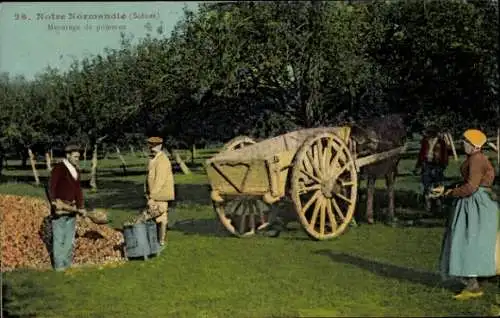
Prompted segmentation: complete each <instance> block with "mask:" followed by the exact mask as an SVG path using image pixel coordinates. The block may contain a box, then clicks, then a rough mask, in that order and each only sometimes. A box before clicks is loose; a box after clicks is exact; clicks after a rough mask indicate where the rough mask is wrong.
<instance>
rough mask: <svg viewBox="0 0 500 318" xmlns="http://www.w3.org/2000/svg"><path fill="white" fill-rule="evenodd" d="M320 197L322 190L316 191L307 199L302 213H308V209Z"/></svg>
mask: <svg viewBox="0 0 500 318" xmlns="http://www.w3.org/2000/svg"><path fill="white" fill-rule="evenodd" d="M319 197H320V192H319V191H316V192H315V193H314V195H313V196H312V197H311V198H310V199H309V201H307V203H306V205H305V206H304V207H303V208H302V211H301V212H302V214H306V212H307V210H309V208H310V207H311V205H312V204H313V203H314V202H316V201H317V200H318V198H319Z"/></svg>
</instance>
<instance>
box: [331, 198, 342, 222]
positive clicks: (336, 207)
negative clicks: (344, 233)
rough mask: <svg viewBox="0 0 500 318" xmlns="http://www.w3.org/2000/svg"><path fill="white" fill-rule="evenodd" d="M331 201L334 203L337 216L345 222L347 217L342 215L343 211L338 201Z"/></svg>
mask: <svg viewBox="0 0 500 318" xmlns="http://www.w3.org/2000/svg"><path fill="white" fill-rule="evenodd" d="M331 201H332V204H333V207H334V208H335V212H337V215H338V216H339V217H340V218H341V219H342V221H344V220H345V216H344V214H343V213H342V210H341V209H340V207H339V205H338V203H337V201H336V200H335V199H332V200H331Z"/></svg>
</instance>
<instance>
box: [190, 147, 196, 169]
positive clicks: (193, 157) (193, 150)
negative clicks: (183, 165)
mask: <svg viewBox="0 0 500 318" xmlns="http://www.w3.org/2000/svg"><path fill="white" fill-rule="evenodd" d="M195 159H196V145H195V143H194V142H193V144H192V145H191V164H192V165H194V160H195Z"/></svg>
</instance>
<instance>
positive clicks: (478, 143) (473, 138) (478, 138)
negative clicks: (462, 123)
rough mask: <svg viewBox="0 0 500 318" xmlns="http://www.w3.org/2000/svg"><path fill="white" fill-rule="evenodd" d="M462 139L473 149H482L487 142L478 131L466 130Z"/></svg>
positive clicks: (486, 138)
mask: <svg viewBox="0 0 500 318" xmlns="http://www.w3.org/2000/svg"><path fill="white" fill-rule="evenodd" d="M464 138H465V140H467V141H468V142H469V143H470V144H472V145H473V146H475V147H482V146H483V145H484V144H485V143H486V141H487V140H488V137H486V135H485V134H484V133H483V132H482V131H481V130H479V129H467V130H466V131H465V132H464Z"/></svg>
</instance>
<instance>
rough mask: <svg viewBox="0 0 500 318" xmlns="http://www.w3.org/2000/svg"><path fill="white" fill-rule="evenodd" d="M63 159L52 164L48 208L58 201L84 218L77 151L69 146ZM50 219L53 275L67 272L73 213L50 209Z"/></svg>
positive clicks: (73, 220) (74, 227)
mask: <svg viewBox="0 0 500 318" xmlns="http://www.w3.org/2000/svg"><path fill="white" fill-rule="evenodd" d="M65 152H66V158H65V159H63V160H62V162H60V163H58V164H56V165H55V166H54V168H53V169H52V172H51V176H50V188H49V195H50V201H51V202H52V204H55V203H56V202H57V201H62V202H64V203H65V204H66V205H69V206H71V207H72V208H74V209H75V210H76V209H77V210H78V212H79V213H80V214H83V215H85V214H86V211H85V209H84V207H83V193H82V189H81V187H80V173H79V172H78V162H79V160H80V149H79V147H78V146H75V145H69V146H67V147H66V148H65ZM68 210H69V209H68ZM54 212H55V213H53V215H52V259H53V266H54V269H55V270H56V271H64V270H65V269H67V268H69V267H70V266H71V263H72V258H73V241H74V237H75V231H76V213H75V212H74V211H65V210H64V209H61V208H60V207H59V208H57V207H56V208H54Z"/></svg>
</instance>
